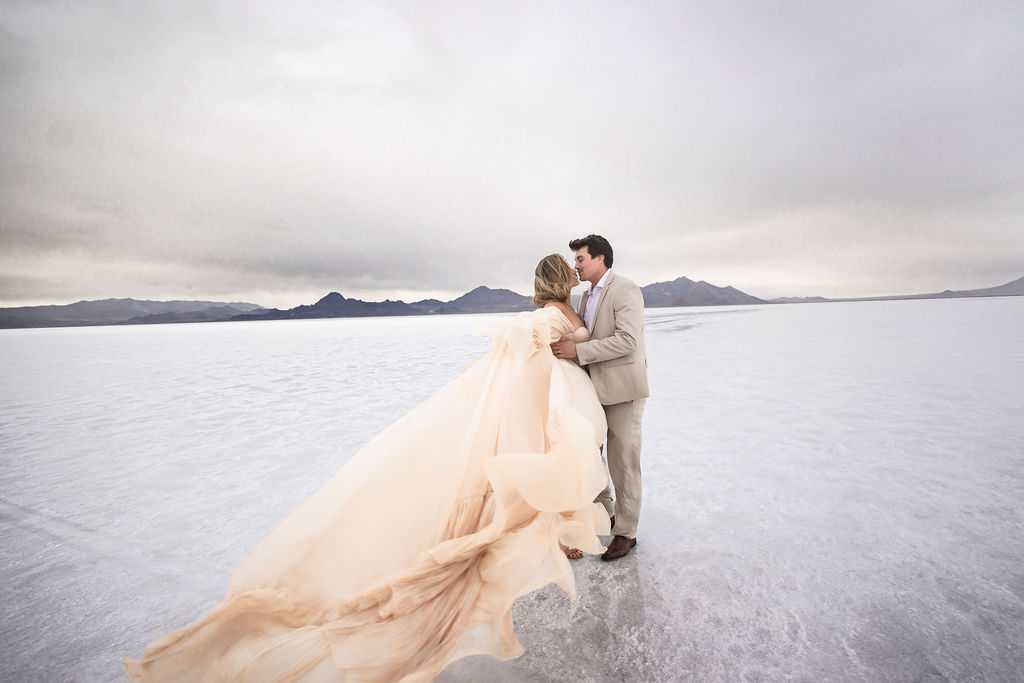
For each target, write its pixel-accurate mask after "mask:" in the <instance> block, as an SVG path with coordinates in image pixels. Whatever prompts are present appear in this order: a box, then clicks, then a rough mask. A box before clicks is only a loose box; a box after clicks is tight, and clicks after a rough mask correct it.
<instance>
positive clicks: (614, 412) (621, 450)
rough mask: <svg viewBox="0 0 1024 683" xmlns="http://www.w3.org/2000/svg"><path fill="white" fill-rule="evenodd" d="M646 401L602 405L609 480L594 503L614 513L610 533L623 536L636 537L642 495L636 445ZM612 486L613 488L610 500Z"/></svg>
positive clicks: (640, 437)
mask: <svg viewBox="0 0 1024 683" xmlns="http://www.w3.org/2000/svg"><path fill="white" fill-rule="evenodd" d="M646 402H647V399H643V398H641V399H637V400H635V401H626V402H625V403H616V404H614V405H610V406H602V407H603V408H604V415H605V418H606V419H607V420H608V450H607V459H608V473H609V474H610V475H611V483H610V485H609V486H608V488H606V489H605V490H604V491H603V492H602V493H601V495H599V496H598V497H597V502H599V503H601V504H602V505H604V507H605V509H606V510H607V511H608V514H609V516H610V515H615V528H614V529H612V533H613V534H615V535H617V536H626V537H627V538H636V528H637V524H638V523H639V521H640V503H641V499H642V497H643V491H642V488H641V482H640V445H641V442H642V441H643V434H642V431H643V430H642V422H643V415H644V403H646ZM612 486H614V487H615V498H614V501H613V499H612V491H611V487H612Z"/></svg>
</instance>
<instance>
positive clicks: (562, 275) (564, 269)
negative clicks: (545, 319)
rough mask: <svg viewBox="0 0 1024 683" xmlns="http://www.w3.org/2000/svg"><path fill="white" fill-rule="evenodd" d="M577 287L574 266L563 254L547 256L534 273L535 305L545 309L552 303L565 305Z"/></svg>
mask: <svg viewBox="0 0 1024 683" xmlns="http://www.w3.org/2000/svg"><path fill="white" fill-rule="evenodd" d="M575 285H576V278H575V276H574V275H573V272H572V266H570V265H569V262H568V261H566V260H565V257H564V256H562V255H561V254H551V255H550V256H545V257H544V258H542V259H541V260H540V263H538V264H537V270H535V271H534V273H533V305H534V306H536V307H537V308H543V307H544V305H545V304H547V303H550V302H552V301H557V302H559V303H565V302H566V301H568V300H569V293H570V292H572V288H573V287H574V286H575Z"/></svg>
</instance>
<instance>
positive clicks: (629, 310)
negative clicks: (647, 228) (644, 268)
mask: <svg viewBox="0 0 1024 683" xmlns="http://www.w3.org/2000/svg"><path fill="white" fill-rule="evenodd" d="M600 297H601V298H600V299H598V302H597V311H596V312H595V314H594V329H592V330H591V331H590V341H586V342H580V343H578V344H576V357H577V358H578V359H579V362H580V365H582V366H583V367H585V368H586V369H587V371H588V372H589V373H590V379H591V380H592V381H593V382H594V388H595V389H596V390H597V397H598V399H600V401H601V403H602V405H606V406H608V405H614V404H616V403H624V402H626V401H633V400H636V399H640V398H647V397H648V396H649V395H650V390H649V389H648V387H647V348H646V346H645V345H644V296H643V293H642V292H641V291H640V288H639V287H637V286H636V283H635V282H633V281H632V280H629V279H627V278H624V277H622V276H620V275H616V274H615V273H613V272H611V271H609V272H608V279H607V281H606V282H605V287H604V289H603V290H602V292H601V295H600ZM589 298H590V292H589V291H587V292H585V293H584V294H583V298H581V299H580V303H579V309H578V313H579V316H580V318H583V317H584V313H585V312H586V310H587V299H589Z"/></svg>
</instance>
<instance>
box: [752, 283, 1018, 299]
mask: <svg viewBox="0 0 1024 683" xmlns="http://www.w3.org/2000/svg"><path fill="white" fill-rule="evenodd" d="M972 296H1024V277H1022V278H1018V279H1016V280H1013V281H1012V282H1007V283H1006V284H1005V285H999V286H998V287H986V288H985V289H962V290H959V291H953V290H951V289H947V290H945V291H944V292H935V293H933V294H894V295H891V296H862V297H856V298H850V299H826V298H824V297H820V296H811V297H792V296H790V297H782V298H779V299H769V300H768V303H770V304H789V303H816V302H822V301H893V300H896V301H900V300H905V299H960V298H969V297H972Z"/></svg>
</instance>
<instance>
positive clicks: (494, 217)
mask: <svg viewBox="0 0 1024 683" xmlns="http://www.w3.org/2000/svg"><path fill="white" fill-rule="evenodd" d="M707 5H708V3H697V2H693V3H679V2H664V3H650V2H647V3H645V2H640V3H618V2H604V3H590V2H588V3H539V2H538V3H529V2H527V3H514V4H499V5H498V6H486V5H484V4H480V3H461V2H452V3H445V2H441V3H430V4H426V3H411V2H390V3H370V2H366V3H360V2H343V3H327V2H322V3H315V2H309V3H298V4H295V5H292V4H289V5H287V6H285V5H282V4H280V3H267V4H264V5H256V4H253V3H229V2H220V3H204V4H202V6H192V5H191V4H182V3H159V4H157V3H131V2H101V1H99V0H83V2H78V3H70V2H66V3H6V4H5V5H3V6H2V7H0V74H2V78H3V82H4V88H3V89H2V90H0V124H2V126H3V130H4V134H3V136H2V139H0V177H2V180H3V182H2V185H0V248H2V250H0V251H2V253H0V305H17V304H20V303H67V302H70V301H74V300H78V299H83V298H105V297H114V296H133V297H137V298H204V299H206V298H213V299H223V298H229V299H246V300H252V301H255V302H256V303H262V304H264V305H280V306H292V305H297V304H299V303H308V302H309V301H311V300H313V299H315V298H317V297H319V296H320V295H322V294H323V293H325V292H327V291H330V290H338V291H341V292H342V293H344V294H346V295H352V296H364V297H368V298H384V297H386V296H391V297H392V298H396V297H398V296H401V297H403V298H406V299H414V298H423V297H425V296H431V295H442V296H444V295H457V294H460V293H462V292H464V291H466V290H468V289H470V288H472V287H474V286H476V285H478V284H488V285H490V286H494V287H510V288H512V289H516V290H518V291H521V292H528V290H529V287H530V283H531V276H532V269H533V266H534V264H535V263H536V261H537V260H538V259H539V258H540V257H541V256H543V255H545V254H547V253H551V252H553V251H561V252H565V251H567V248H566V243H567V241H568V239H570V238H572V237H576V236H580V235H583V234H587V233H590V232H597V233H601V234H604V235H605V236H606V237H608V238H609V239H610V240H611V241H612V243H613V245H614V246H615V248H616V261H617V269H619V270H621V271H622V272H623V273H626V274H628V275H630V276H632V277H633V278H634V279H636V280H637V281H638V282H640V283H641V284H646V283H648V282H653V281H657V280H664V279H672V278H675V277H677V276H679V275H687V276H689V277H691V278H695V279H706V280H708V281H710V282H713V283H715V284H720V285H725V284H731V285H734V286H736V287H739V288H740V289H744V290H745V291H748V292H750V293H752V294H755V295H759V296H774V295H787V294H793V295H826V296H850V295H875V294H886V293H909V292H917V291H930V290H937V289H945V288H947V287H949V288H955V289H967V288H973V287H983V286H990V285H996V284H1001V283H1002V282H1005V281H1008V280H1011V279H1015V278H1017V277H1020V276H1021V275H1024V239H1021V235H1022V234H1024V226H1022V217H1024V164H1022V163H1021V159H1024V126H1022V124H1021V123H1020V122H1021V121H1022V120H1024V79H1021V78H1020V74H1021V73H1024V41H1022V40H1021V39H1020V38H1021V27H1022V26H1024V5H1021V4H1020V3H1011V2H990V3H981V4H977V3H973V4H967V3H954V2H923V1H921V2H900V3H895V4H893V3H881V2H867V3H856V4H855V5H854V6H850V7H841V6H833V5H832V4H831V3H829V4H828V6H826V4H822V3H810V2H809V3H761V4H757V5H755V6H751V5H750V3H739V2H735V3H730V2H727V3H716V4H714V6H713V7H708V6H707Z"/></svg>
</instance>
